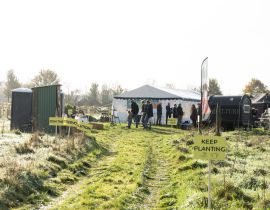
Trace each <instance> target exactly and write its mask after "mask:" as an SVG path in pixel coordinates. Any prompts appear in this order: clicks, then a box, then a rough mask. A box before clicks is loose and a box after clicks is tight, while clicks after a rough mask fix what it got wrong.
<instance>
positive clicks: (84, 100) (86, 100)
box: [4, 69, 269, 106]
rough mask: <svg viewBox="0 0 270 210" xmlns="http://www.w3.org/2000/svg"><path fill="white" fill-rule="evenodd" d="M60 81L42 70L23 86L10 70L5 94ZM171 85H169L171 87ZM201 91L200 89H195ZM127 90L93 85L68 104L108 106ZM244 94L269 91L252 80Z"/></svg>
mask: <svg viewBox="0 0 270 210" xmlns="http://www.w3.org/2000/svg"><path fill="white" fill-rule="evenodd" d="M59 83H60V79H59V78H58V75H57V74H56V73H55V72H54V71H52V70H49V69H48V70H41V71H40V72H39V74H38V75H36V76H35V77H34V78H33V79H32V80H31V82H30V83H29V84H21V83H20V82H19V80H18V78H17V77H16V76H15V74H14V71H13V70H9V71H8V73H7V80H6V85H5V89H4V94H5V96H6V97H7V98H8V100H9V98H10V96H11V90H13V89H15V88H18V87H28V88H30V87H37V86H45V85H54V84H59ZM169 85H170V88H173V89H174V86H173V85H172V84H169ZM169 85H167V86H168V87H169ZM195 90H197V91H200V88H195ZM124 91H125V90H124V89H123V88H122V87H121V86H120V85H115V86H113V87H111V86H108V85H106V84H103V85H102V86H101V88H99V84H97V83H92V84H91V87H90V89H89V91H88V92H87V93H85V94H81V92H80V91H79V90H73V91H71V92H70V93H68V94H66V96H65V99H66V103H68V104H71V105H79V106H81V105H93V106H97V105H98V106H100V105H103V106H104V105H108V104H110V103H111V102H112V99H113V96H114V95H118V94H121V93H122V92H124ZM243 93H244V94H251V95H255V94H257V93H269V89H268V88H267V86H266V85H265V84H263V83H262V82H261V81H260V80H258V79H255V78H252V79H251V81H250V82H249V83H248V84H247V85H246V86H245V88H244V89H243ZM209 95H222V91H221V89H220V86H219V84H218V81H217V80H216V79H213V78H211V79H209Z"/></svg>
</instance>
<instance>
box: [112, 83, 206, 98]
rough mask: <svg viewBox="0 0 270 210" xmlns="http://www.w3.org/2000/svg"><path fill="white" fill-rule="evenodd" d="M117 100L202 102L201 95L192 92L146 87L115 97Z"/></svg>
mask: <svg viewBox="0 0 270 210" xmlns="http://www.w3.org/2000/svg"><path fill="white" fill-rule="evenodd" d="M114 98H116V99H181V100H186V101H194V100H195V101H200V100H201V94H200V93H198V92H196V91H192V90H174V89H169V88H159V87H154V86H150V85H144V86H142V87H139V88H136V89H134V90H131V91H127V92H125V93H122V94H120V95H117V96H114Z"/></svg>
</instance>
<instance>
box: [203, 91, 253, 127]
mask: <svg viewBox="0 0 270 210" xmlns="http://www.w3.org/2000/svg"><path fill="white" fill-rule="evenodd" d="M218 101H219V104H220V112H221V126H222V127H223V128H224V129H225V130H233V129H234V128H239V127H244V128H247V127H249V126H251V125H252V124H253V120H252V109H251V99H250V97H249V96H248V95H242V96H220V95H212V96H210V97H209V100H208V104H209V107H210V109H211V114H210V117H209V123H214V122H215V119H216V107H217V103H218Z"/></svg>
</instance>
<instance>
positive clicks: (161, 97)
mask: <svg viewBox="0 0 270 210" xmlns="http://www.w3.org/2000/svg"><path fill="white" fill-rule="evenodd" d="M132 99H134V100H135V101H136V102H137V104H138V105H139V108H140V111H139V113H140V112H141V101H142V100H147V99H151V101H152V104H153V109H154V110H153V111H154V120H156V118H157V114H156V107H157V104H158V103H161V105H162V118H161V123H162V124H165V122H166V106H167V104H168V103H170V107H173V105H174V104H177V105H178V104H179V103H181V105H182V108H183V111H184V116H183V121H187V120H188V121H190V119H189V117H190V109H191V105H192V104H195V105H196V107H197V104H198V103H199V102H200V100H201V94H200V93H198V92H196V91H192V90H176V89H169V88H159V87H154V86H150V85H144V86H142V87H139V88H137V89H134V90H131V91H127V92H125V93H122V94H120V95H117V96H114V98H113V105H112V106H113V109H115V110H116V111H115V112H116V113H117V115H118V117H119V119H120V121H121V122H126V120H127V110H130V108H131V100H132Z"/></svg>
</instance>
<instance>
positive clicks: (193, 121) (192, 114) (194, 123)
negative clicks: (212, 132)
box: [190, 104, 198, 127]
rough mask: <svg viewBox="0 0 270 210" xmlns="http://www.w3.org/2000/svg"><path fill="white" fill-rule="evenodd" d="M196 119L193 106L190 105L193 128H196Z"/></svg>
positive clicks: (196, 114)
mask: <svg viewBox="0 0 270 210" xmlns="http://www.w3.org/2000/svg"><path fill="white" fill-rule="evenodd" d="M197 117H198V113H197V109H196V107H195V105H194V104H192V106H191V115H190V119H191V120H192V123H193V126H194V127H197Z"/></svg>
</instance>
